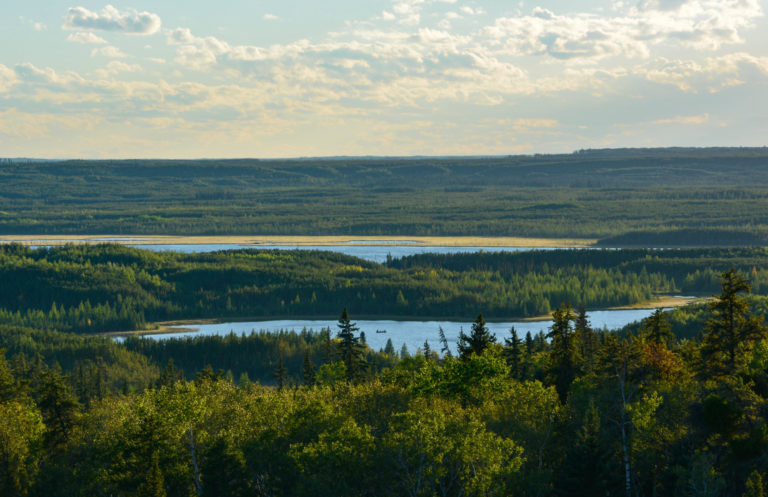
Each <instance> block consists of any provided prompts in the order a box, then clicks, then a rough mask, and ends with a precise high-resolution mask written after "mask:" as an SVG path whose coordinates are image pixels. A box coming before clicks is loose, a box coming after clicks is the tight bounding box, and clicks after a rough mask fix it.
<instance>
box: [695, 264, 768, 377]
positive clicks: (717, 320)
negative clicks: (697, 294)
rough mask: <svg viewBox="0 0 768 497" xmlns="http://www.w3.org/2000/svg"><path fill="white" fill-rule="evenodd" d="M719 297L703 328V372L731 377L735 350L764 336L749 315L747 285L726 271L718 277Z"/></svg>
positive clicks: (737, 275) (753, 317)
mask: <svg viewBox="0 0 768 497" xmlns="http://www.w3.org/2000/svg"><path fill="white" fill-rule="evenodd" d="M720 278H721V280H720V286H721V289H722V293H721V294H720V295H719V296H718V297H717V298H716V299H715V301H714V302H712V303H711V304H710V309H711V310H712V313H713V317H712V319H710V320H709V321H708V322H707V324H706V332H705V333H704V345H703V346H702V349H701V353H702V359H703V360H704V362H705V364H704V366H705V369H707V370H709V371H716V372H719V373H733V372H734V371H735V368H736V359H737V355H738V352H739V349H740V348H742V347H748V346H749V345H751V343H752V342H755V341H757V340H759V339H761V338H764V337H765V335H766V329H765V326H764V325H763V324H762V321H761V320H759V319H758V318H757V317H755V316H753V315H751V309H750V305H749V302H748V301H747V299H746V297H745V296H744V294H746V293H749V291H750V289H751V286H750V284H749V281H748V280H747V279H746V278H745V277H744V275H742V274H741V273H739V272H738V271H736V270H735V269H729V270H728V271H726V272H724V273H722V274H721V275H720Z"/></svg>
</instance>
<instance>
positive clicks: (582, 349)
mask: <svg viewBox="0 0 768 497" xmlns="http://www.w3.org/2000/svg"><path fill="white" fill-rule="evenodd" d="M573 330H574V333H575V337H576V341H577V343H578V351H579V354H580V355H581V359H582V361H583V365H584V366H583V369H584V371H591V370H592V369H593V368H594V365H595V359H596V355H597V351H598V349H599V348H600V347H599V343H598V341H597V335H596V334H595V331H594V330H593V329H592V326H591V324H590V323H589V318H588V317H587V310H586V309H585V308H584V305H579V307H578V308H577V309H576V317H575V318H574V321H573Z"/></svg>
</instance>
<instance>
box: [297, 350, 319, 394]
mask: <svg viewBox="0 0 768 497" xmlns="http://www.w3.org/2000/svg"><path fill="white" fill-rule="evenodd" d="M301 372H302V377H303V378H304V384H305V385H308V386H311V385H314V384H315V375H316V373H317V368H315V364H314V363H313V362H312V358H311V357H310V356H309V349H307V350H305V351H304V362H303V364H302V367H301Z"/></svg>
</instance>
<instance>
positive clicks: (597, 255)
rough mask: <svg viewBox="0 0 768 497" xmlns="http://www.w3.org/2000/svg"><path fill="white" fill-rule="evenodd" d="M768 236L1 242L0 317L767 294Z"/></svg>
mask: <svg viewBox="0 0 768 497" xmlns="http://www.w3.org/2000/svg"><path fill="white" fill-rule="evenodd" d="M767 262H768V249H764V248H710V249H674V250H672V249H670V250H652V249H631V250H630V249H627V250H601V249H597V250H592V249H585V250H570V249H569V250H542V251H530V252H517V253H501V252H495V253H493V252H489V253H474V254H453V255H435V254H424V255H415V256H410V257H404V258H399V259H392V260H390V261H389V262H387V263H384V264H377V263H374V262H369V261H365V260H362V259H358V258H355V257H350V256H346V255H343V254H337V253H332V252H322V251H301V250H298V251H293V250H251V249H248V250H229V251H219V252H212V253H198V254H182V253H175V252H154V251H149V250H141V249H137V248H129V247H124V246H121V245H117V244H111V245H110V244H104V245H96V246H89V245H74V244H71V245H66V246H60V247H51V248H37V249H32V248H29V247H25V246H22V245H18V244H5V245H0V278H1V279H2V281H9V282H10V281H13V282H14V284H13V285H10V284H9V285H3V286H0V323H5V324H9V325H15V326H22V327H32V328H39V329H56V330H59V331H70V332H78V333H101V332H107V331H125V330H138V329H149V328H151V326H152V323H155V322H159V321H167V320H189V319H230V320H237V319H240V320H248V319H258V318H269V319H276V318H277V317H280V316H284V317H311V318H334V317H336V315H337V314H338V312H339V307H340V306H347V307H348V308H349V309H350V311H351V312H353V313H354V314H355V315H356V316H358V317H359V318H361V319H362V318H374V317H378V318H387V319H389V318H393V317H395V318H398V319H407V318H417V319H426V318H433V317H450V318H461V317H466V316H471V315H472V314H474V313H476V312H478V311H479V310H482V311H483V312H484V313H485V315H486V317H487V318H488V319H495V320H502V319H509V318H520V317H536V316H546V315H548V314H549V313H550V312H551V311H552V310H554V309H556V308H557V307H558V306H559V305H560V304H561V303H563V302H571V303H574V304H575V303H578V304H581V305H584V306H585V307H586V308H588V309H597V308H605V307H611V306H620V305H631V304H637V303H641V302H647V301H648V300H651V299H652V298H654V297H656V296H658V295H670V294H685V295H700V296H710V295H712V294H713V293H714V292H716V291H717V289H718V285H719V283H718V281H719V274H720V273H721V272H722V271H725V270H726V269H729V268H731V267H733V268H737V269H739V270H741V271H743V272H745V273H747V274H749V275H750V278H751V279H752V285H753V290H754V293H755V294H758V295H765V294H768V269H766V268H767V267H768V264H766V263H767Z"/></svg>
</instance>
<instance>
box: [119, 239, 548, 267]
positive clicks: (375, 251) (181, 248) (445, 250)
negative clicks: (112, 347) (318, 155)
mask: <svg viewBox="0 0 768 497" xmlns="http://www.w3.org/2000/svg"><path fill="white" fill-rule="evenodd" d="M356 243H360V244H359V245H277V244H275V245H272V244H263V245H241V244H210V245H138V244H137V245H131V247H136V248H140V249H145V250H156V251H174V252H184V253H187V254H190V253H196V252H214V251H216V250H238V249H246V248H249V249H259V250H277V249H279V250H324V251H328V252H339V253H342V254H346V255H351V256H354V257H358V258H360V259H365V260H368V261H373V262H379V263H382V262H386V260H387V255H389V256H391V257H392V258H393V259H396V258H399V257H404V256H408V255H414V254H426V253H432V254H464V253H470V252H480V251H483V252H520V251H526V250H533V249H534V248H533V247H446V246H439V247H425V246H423V245H395V243H403V242H401V241H397V242H394V241H393V242H390V243H388V242H386V241H383V242H376V243H383V244H384V245H369V244H367V243H363V242H356ZM536 250H554V248H552V247H536Z"/></svg>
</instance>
